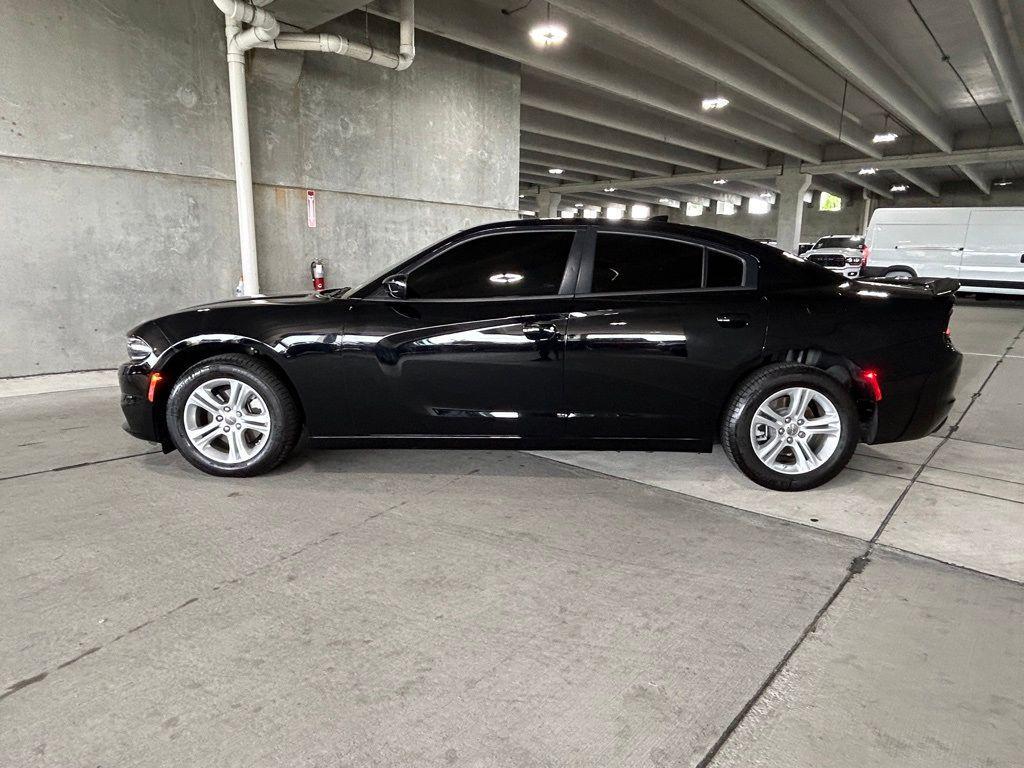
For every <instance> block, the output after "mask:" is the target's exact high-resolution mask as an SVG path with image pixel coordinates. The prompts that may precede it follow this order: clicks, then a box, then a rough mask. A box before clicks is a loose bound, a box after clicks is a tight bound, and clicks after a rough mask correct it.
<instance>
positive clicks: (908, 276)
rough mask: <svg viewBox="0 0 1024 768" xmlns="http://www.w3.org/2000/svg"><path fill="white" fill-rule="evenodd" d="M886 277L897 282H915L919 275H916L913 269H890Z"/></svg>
mask: <svg viewBox="0 0 1024 768" xmlns="http://www.w3.org/2000/svg"><path fill="white" fill-rule="evenodd" d="M885 276H886V277H888V278H892V279H895V280H913V279H914V278H915V277H917V275H915V274H914V270H912V269H902V268H900V269H890V270H889V271H888V272H886V273H885Z"/></svg>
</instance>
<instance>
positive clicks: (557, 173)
mask: <svg viewBox="0 0 1024 768" xmlns="http://www.w3.org/2000/svg"><path fill="white" fill-rule="evenodd" d="M548 173H553V174H554V175H555V176H561V175H562V174H563V173H565V169H563V168H548Z"/></svg>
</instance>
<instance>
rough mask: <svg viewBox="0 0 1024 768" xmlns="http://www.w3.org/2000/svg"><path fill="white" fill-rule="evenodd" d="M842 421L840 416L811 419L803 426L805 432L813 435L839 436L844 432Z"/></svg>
mask: <svg viewBox="0 0 1024 768" xmlns="http://www.w3.org/2000/svg"><path fill="white" fill-rule="evenodd" d="M842 426H843V424H842V421H840V419H839V415H838V414H834V415H830V416H822V417H821V418H818V419H810V420H809V421H805V422H804V424H803V427H802V429H803V431H804V432H807V433H808V434H811V435H838V434H839V433H840V432H841V431H842Z"/></svg>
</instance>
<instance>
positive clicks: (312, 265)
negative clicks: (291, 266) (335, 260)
mask: <svg viewBox="0 0 1024 768" xmlns="http://www.w3.org/2000/svg"><path fill="white" fill-rule="evenodd" d="M309 276H310V277H311V278H313V290H314V291H322V290H323V289H324V263H323V262H322V261H320V259H313V260H312V261H311V262H309Z"/></svg>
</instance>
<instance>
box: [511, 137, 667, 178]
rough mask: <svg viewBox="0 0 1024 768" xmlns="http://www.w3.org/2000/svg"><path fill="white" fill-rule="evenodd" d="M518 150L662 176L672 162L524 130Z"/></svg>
mask: <svg viewBox="0 0 1024 768" xmlns="http://www.w3.org/2000/svg"><path fill="white" fill-rule="evenodd" d="M519 149H520V151H522V150H524V149H527V150H530V151H532V152H544V153H546V154H549V155H558V156H559V157H570V158H573V159H574V160H587V161H594V162H597V163H602V164H605V165H612V166H615V167H618V168H630V169H632V170H633V171H636V172H637V173H651V174H654V175H655V176H664V175H665V174H667V173H672V169H673V165H674V163H664V162H661V161H660V160H651V159H650V158H646V157H640V156H639V155H630V154H627V153H625V152H616V151H615V150H611V149H604V148H602V147H594V146H593V145H591V144H584V143H582V142H578V141H566V140H565V139H557V138H553V137H551V136H541V135H540V134H536V133H529V132H528V131H524V132H523V133H521V134H520V135H519Z"/></svg>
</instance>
